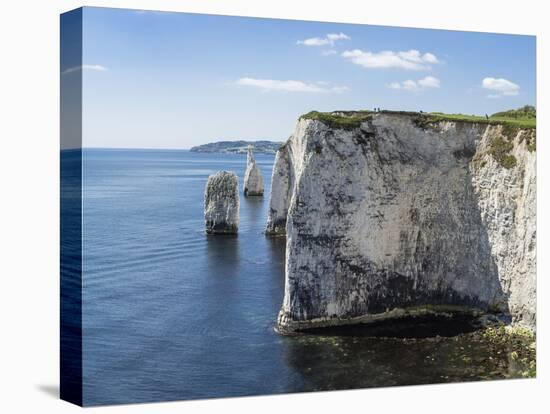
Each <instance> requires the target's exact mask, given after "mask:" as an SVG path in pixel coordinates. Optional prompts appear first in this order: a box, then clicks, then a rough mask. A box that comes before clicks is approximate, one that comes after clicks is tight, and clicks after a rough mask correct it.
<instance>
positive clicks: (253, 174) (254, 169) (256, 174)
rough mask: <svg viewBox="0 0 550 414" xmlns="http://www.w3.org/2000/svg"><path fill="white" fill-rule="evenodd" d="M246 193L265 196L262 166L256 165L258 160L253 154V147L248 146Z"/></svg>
mask: <svg viewBox="0 0 550 414" xmlns="http://www.w3.org/2000/svg"><path fill="white" fill-rule="evenodd" d="M244 195H245V196H263V195H264V178H263V176H262V172H261V171H260V168H259V167H258V166H257V165H256V160H255V159H254V155H253V154H252V147H250V146H249V147H248V153H247V157H246V172H245V174H244Z"/></svg>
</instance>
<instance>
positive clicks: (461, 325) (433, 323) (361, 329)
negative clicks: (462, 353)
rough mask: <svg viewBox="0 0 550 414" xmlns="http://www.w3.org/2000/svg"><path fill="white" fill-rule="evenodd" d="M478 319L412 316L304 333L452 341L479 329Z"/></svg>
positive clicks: (456, 316)
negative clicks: (438, 338) (458, 336)
mask: <svg viewBox="0 0 550 414" xmlns="http://www.w3.org/2000/svg"><path fill="white" fill-rule="evenodd" d="M476 320H477V318H475V317H474V316H472V315H470V314H453V315H425V316H410V317H405V318H398V319H393V320H388V321H378V322H372V323H365V324H357V325H347V326H334V327H327V328H314V329H308V330H307V331H303V333H305V334H310V335H324V336H353V337H360V336H365V337H373V338H380V337H389V338H431V337H436V336H442V337H452V336H456V335H460V334H464V333H469V332H474V331H476V330H477V329H478V327H479V326H478V324H476Z"/></svg>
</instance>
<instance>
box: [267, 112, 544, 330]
mask: <svg viewBox="0 0 550 414" xmlns="http://www.w3.org/2000/svg"><path fill="white" fill-rule="evenodd" d="M534 146H535V130H534V129H520V128H517V127H511V126H509V125H498V124H487V123H475V122H467V121H449V120H444V119H443V120H442V119H438V118H437V117H433V116H428V115H422V114H416V113H397V112H396V113H394V112H377V113H367V112H353V113H352V112H342V113H332V114H318V113H314V114H313V115H308V116H304V117H302V118H301V119H300V120H299V121H298V123H297V125H296V128H295V131H294V133H293V135H292V136H291V137H290V138H289V140H288V141H287V142H286V143H285V144H284V145H283V147H281V149H280V150H279V151H278V153H277V155H276V160H275V165H274V169H273V179H272V192H271V200H270V209H269V217H268V223H267V230H266V232H267V233H268V234H286V237H287V241H286V243H287V247H286V258H287V261H286V275H285V293H284V300H283V305H282V308H281V311H280V313H279V319H278V328H279V330H280V331H281V332H291V331H294V330H297V329H307V328H311V327H320V326H328V325H339V324H348V323H357V322H368V321H370V320H374V319H380V318H385V317H392V316H397V315H401V314H403V313H406V312H417V311H425V310H430V311H433V310H442V311H452V310H464V309H466V310H480V311H499V312H504V313H509V314H510V315H511V316H512V318H513V321H514V322H518V323H521V324H525V325H527V326H530V327H532V328H534V326H535V312H536V309H535V308H536V302H535V301H536V292H535V289H536V256H535V254H536V249H535V243H536V177H535V173H536V164H535V161H536V152H535V149H534Z"/></svg>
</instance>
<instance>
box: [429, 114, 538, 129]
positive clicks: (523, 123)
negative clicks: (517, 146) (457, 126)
mask: <svg viewBox="0 0 550 414" xmlns="http://www.w3.org/2000/svg"><path fill="white" fill-rule="evenodd" d="M426 117H427V118H428V120H429V122H431V123H436V122H440V121H457V122H473V123H477V124H488V125H504V126H509V127H515V128H518V129H531V128H536V126H537V119H536V118H512V117H506V116H494V115H491V116H490V117H489V119H487V118H486V117H485V116H479V115H465V114H444V113H442V112H430V113H428V114H426Z"/></svg>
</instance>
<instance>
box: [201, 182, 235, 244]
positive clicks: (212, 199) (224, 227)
mask: <svg viewBox="0 0 550 414" xmlns="http://www.w3.org/2000/svg"><path fill="white" fill-rule="evenodd" d="M204 220H205V224H206V233H208V234H236V233H237V232H238V230H239V182H238V179H237V176H236V175H235V173H233V172H228V171H219V172H217V173H216V174H214V175H211V176H210V177H208V182H207V183H206V189H205V192H204Z"/></svg>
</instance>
